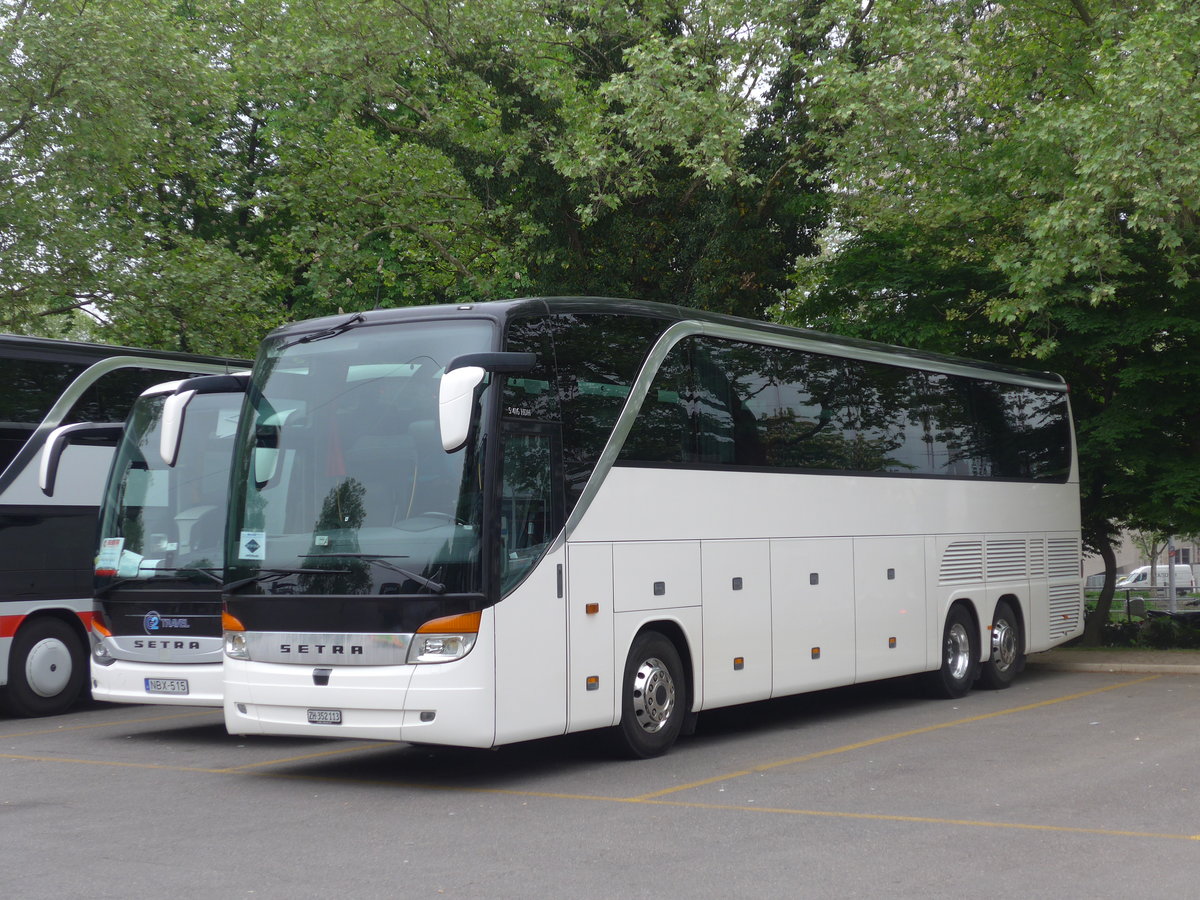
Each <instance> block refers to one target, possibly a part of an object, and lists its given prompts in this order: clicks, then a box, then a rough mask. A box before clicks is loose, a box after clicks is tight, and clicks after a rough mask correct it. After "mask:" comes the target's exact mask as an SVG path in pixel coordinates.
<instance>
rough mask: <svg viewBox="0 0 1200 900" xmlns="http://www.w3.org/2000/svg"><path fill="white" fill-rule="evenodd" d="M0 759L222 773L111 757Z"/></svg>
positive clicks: (21, 756)
mask: <svg viewBox="0 0 1200 900" xmlns="http://www.w3.org/2000/svg"><path fill="white" fill-rule="evenodd" d="M0 759H15V760H22V761H24V762H42V763H73V764H74V765H78V766H113V767H114V768H118V769H154V770H157V771H162V772H203V773H205V774H208V775H220V774H221V773H222V770H221V769H205V768H202V767H199V766H168V765H162V764H161V763H136V762H120V761H118V760H109V759H73V758H71V757H69V756H30V755H27V754H21V753H0Z"/></svg>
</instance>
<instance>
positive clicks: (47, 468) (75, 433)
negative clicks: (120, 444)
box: [38, 422, 125, 497]
mask: <svg viewBox="0 0 1200 900" xmlns="http://www.w3.org/2000/svg"><path fill="white" fill-rule="evenodd" d="M124 430H125V426H124V425H123V424H122V423H121V422H109V423H96V422H78V423H76V424H74V425H60V426H59V427H58V428H55V429H54V430H53V431H51V432H50V435H49V437H47V438H46V445H45V446H44V447H42V458H41V461H40V464H39V466H38V487H40V488H41V489H42V493H43V494H45V495H46V496H47V497H53V496H54V484H55V482H56V481H57V480H58V463H59V461H60V460H61V459H62V455H63V451H64V450H66V449H67V447H68V446H69V445H71V444H73V443H75V442H76V441H80V440H84V439H88V440H102V441H104V442H106V443H112V444H115V443H116V442H117V441H119V440H120V439H121V433H122V432H123V431H124Z"/></svg>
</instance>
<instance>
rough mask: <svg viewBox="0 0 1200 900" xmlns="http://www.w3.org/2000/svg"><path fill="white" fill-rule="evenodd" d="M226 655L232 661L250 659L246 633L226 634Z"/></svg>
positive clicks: (229, 632) (233, 632) (231, 632)
mask: <svg viewBox="0 0 1200 900" xmlns="http://www.w3.org/2000/svg"><path fill="white" fill-rule="evenodd" d="M225 655H226V656H228V657H229V658H230V659H249V658H250V651H249V650H247V649H246V633H245V632H243V631H227V632H225Z"/></svg>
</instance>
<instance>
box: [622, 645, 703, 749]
mask: <svg viewBox="0 0 1200 900" xmlns="http://www.w3.org/2000/svg"><path fill="white" fill-rule="evenodd" d="M688 705H689V704H688V686H687V679H686V678H685V677H684V674H683V663H682V662H680V659H679V652H678V651H677V650H676V649H675V645H674V644H673V643H671V641H669V640H668V639H667V638H666V637H664V636H663V635H662V634H660V633H659V632H657V631H646V632H643V633H642V634H639V635H638V636H637V639H636V640H634V642H633V646H632V647H631V648H630V650H629V657H628V658H627V659H626V661H625V673H624V675H623V677H622V681H621V724H620V725H618V726H617V727H616V729H614V731H615V734H614V737H615V745H616V750H617V752H618V753H619V754H620V755H622V756H625V757H628V758H630V759H649V758H650V757H653V756H661V755H662V754H663V753H666V752H667V751H668V750H669V749H671V745H672V744H674V743H675V739H676V738H677V737H679V733H680V731H681V730H682V728H683V723H684V719H685V718H686V716H687V711H688Z"/></svg>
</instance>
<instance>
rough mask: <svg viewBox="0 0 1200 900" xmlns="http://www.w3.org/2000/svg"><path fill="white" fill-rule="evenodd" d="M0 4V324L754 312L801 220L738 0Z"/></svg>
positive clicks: (147, 327) (173, 331)
mask: <svg viewBox="0 0 1200 900" xmlns="http://www.w3.org/2000/svg"><path fill="white" fill-rule="evenodd" d="M3 8H4V10H5V12H4V13H3V15H4V16H5V19H6V21H5V23H4V24H5V30H4V34H5V38H4V40H5V41H6V47H5V51H6V54H5V55H6V65H5V68H4V70H3V72H2V73H0V99H2V107H0V154H3V156H4V158H5V159H6V161H9V162H11V163H12V165H13V167H14V171H15V173H16V177H15V178H14V179H13V180H12V181H10V182H9V183H8V184H7V185H6V186H5V187H4V192H5V196H4V197H3V198H2V199H4V200H6V201H8V202H7V203H6V204H5V209H6V212H5V213H3V214H2V215H4V216H5V220H4V222H3V224H2V231H0V234H2V235H3V237H2V238H0V240H3V242H4V243H3V245H2V249H3V251H4V255H3V257H2V258H0V290H3V291H4V292H5V293H6V295H7V296H8V298H9V300H10V302H9V303H8V304H7V310H6V313H5V315H4V326H5V327H7V328H9V329H18V330H41V331H49V332H59V333H61V332H63V331H65V330H67V329H70V328H76V327H78V319H77V318H76V319H72V318H71V317H66V316H64V315H63V313H64V312H66V311H70V310H81V309H82V310H87V311H90V312H91V313H92V314H93V315H95V316H96V317H97V318H98V319H100V320H101V321H102V322H103V327H102V328H101V329H100V331H101V332H102V333H103V334H104V335H106V336H108V337H110V338H117V339H123V340H129V341H133V342H136V343H141V344H151V345H162V346H178V347H183V348H186V349H192V350H217V349H220V350H224V351H228V352H247V351H248V350H249V349H250V348H251V347H252V345H253V342H254V340H255V339H256V337H257V336H258V335H260V334H261V333H262V332H263V331H264V330H265V329H266V328H268V327H270V326H272V325H274V324H276V323H278V322H280V321H285V320H288V319H296V318H303V317H308V316H313V315H321V314H326V313H332V312H336V311H337V310H338V309H339V308H343V309H363V308H370V307H372V306H375V305H396V304H411V303H430V302H438V301H446V300H452V301H464V300H472V299H479V298H485V297H491V296H504V295H513V294H522V293H573V292H579V293H590V294H597V293H602V294H615V295H633V296H638V297H643V298H646V297H648V298H651V299H663V300H670V301H674V302H678V303H684V304H695V305H703V306H710V307H714V308H720V309H727V310H730V311H737V312H742V313H746V314H761V313H762V312H763V311H764V310H765V309H766V308H767V306H769V305H770V304H771V303H772V302H773V301H774V299H775V297H776V295H777V293H778V291H779V290H780V289H781V288H783V287H784V286H785V285H786V283H787V278H788V275H789V273H790V270H791V268H792V263H793V261H794V260H795V258H796V257H797V256H799V255H801V254H803V253H806V252H810V251H811V248H812V246H813V241H814V238H815V235H816V233H817V231H818V230H819V227H820V224H821V221H822V216H823V208H822V207H821V204H820V202H819V199H818V198H817V197H816V195H815V192H814V191H813V190H811V189H808V188H807V187H806V181H805V179H806V176H807V174H808V170H810V169H811V168H812V167H813V166H814V165H815V158H812V157H810V158H808V159H805V158H803V157H802V156H801V155H798V154H797V153H796V152H795V151H794V146H795V145H796V144H797V143H802V142H804V140H805V130H806V129H807V127H808V125H807V121H806V120H805V118H804V116H803V115H801V114H798V113H797V111H796V110H795V109H794V108H793V106H792V104H791V98H790V96H788V94H787V93H786V91H777V92H776V98H777V102H769V103H763V102H762V101H761V98H762V97H763V96H765V91H766V90H767V89H768V87H769V85H766V84H765V83H762V82H759V81H754V79H756V78H760V77H761V76H762V72H763V61H764V60H766V59H768V58H771V54H770V53H768V52H767V51H768V50H771V52H772V53H774V52H775V50H776V49H777V48H776V35H777V29H773V28H768V29H765V30H761V31H760V30H759V29H757V28H756V27H755V22H756V21H757V20H756V18H755V14H754V13H753V7H752V5H750V4H748V3H744V2H717V3H697V4H688V5H681V4H677V3H673V2H666V0H629V2H618V0H533V2H531V0H478V2H471V3H450V4H444V5H429V4H413V3H405V2H401V0H365V2H352V0H323V2H317V0H300V2H286V3H285V2H281V0H243V2H235V0H180V2H177V3H170V4H144V3H134V2H130V0H91V2H82V0H79V2H71V0H8V3H7V5H6V6H4V7H3ZM793 31H795V30H793ZM83 48H86V50H87V52H81V50H82V49H83ZM787 71H788V70H787V68H786V67H784V68H781V69H780V70H779V72H780V76H779V83H782V81H783V80H784V79H786V77H787Z"/></svg>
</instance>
